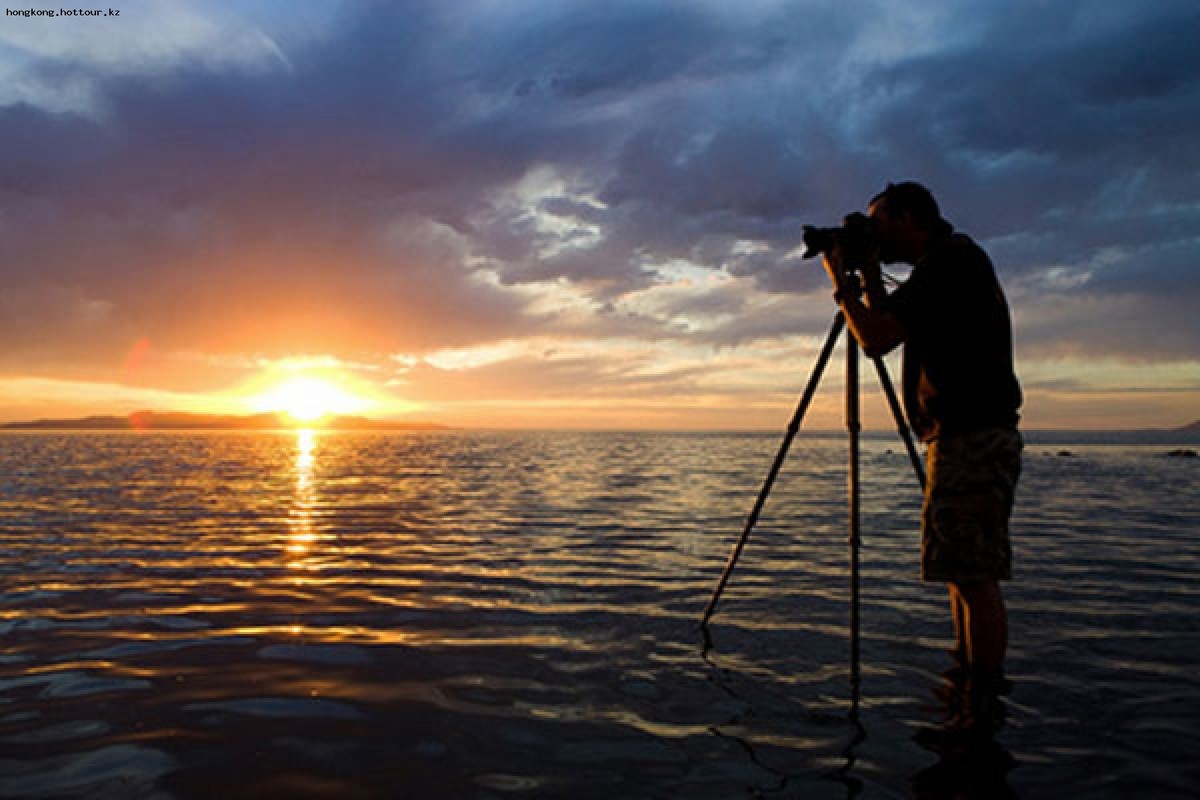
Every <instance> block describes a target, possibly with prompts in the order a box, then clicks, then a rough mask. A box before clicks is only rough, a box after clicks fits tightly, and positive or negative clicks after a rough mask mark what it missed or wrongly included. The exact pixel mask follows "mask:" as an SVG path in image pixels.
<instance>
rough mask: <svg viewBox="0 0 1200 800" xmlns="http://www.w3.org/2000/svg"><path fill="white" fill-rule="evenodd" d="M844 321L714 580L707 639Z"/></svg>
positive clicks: (832, 332) (832, 333)
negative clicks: (722, 567)
mask: <svg viewBox="0 0 1200 800" xmlns="http://www.w3.org/2000/svg"><path fill="white" fill-rule="evenodd" d="M845 325H846V320H845V318H844V317H843V316H842V313H841V312H840V311H839V312H838V314H837V316H835V317H834V318H833V325H832V326H831V327H830V329H829V335H828V336H827V337H826V338H825V344H824V346H823V347H822V348H821V354H820V355H819V356H818V357H817V363H816V365H815V366H814V367H813V371H812V375H810V376H809V379H808V386H807V387H805V389H804V396H803V397H802V398H801V400H800V405H799V406H797V407H796V413H795V414H793V415H792V421H791V423H789V424H788V428H787V435H786V436H784V438H783V443H782V444H781V445H780V446H779V452H778V453H777V454H776V455H775V462H774V463H773V464H772V465H771V471H770V472H769V473H768V474H767V480H766V482H765V483H763V487H762V489H761V490H760V491H759V493H758V500H756V501H755V503H754V509H753V510H752V511H751V512H750V516H749V517H748V518H747V519H746V527H745V528H743V529H742V535H741V537H739V538H738V541H737V544H736V545H734V548H733V553H732V554H731V555H730V556H729V563H728V564H726V565H725V571H724V572H723V573H722V574H721V578H720V580H718V581H717V586H716V588H715V589H714V590H713V594H712V599H710V600H709V601H708V608H706V609H704V618H703V619H702V620H701V621H700V627H701V628H702V629H703V630H704V636H705V642H706V643H707V641H708V620H709V617H711V616H712V615H713V611H715V610H716V608H717V602H718V601H719V600H720V599H721V593H722V592H723V591H725V584H726V583H728V582H729V576H730V575H732V574H733V568H734V566H735V565H736V564H737V560H738V557H739V556H740V555H741V554H742V548H743V547H744V546H745V544H746V539H747V538H749V536H750V531H751V529H752V528H753V527H754V525H755V524H756V523H757V522H758V515H759V514H760V513H761V512H762V508H763V504H764V503H766V501H767V495H769V494H770V493H771V487H772V486H773V485H774V484H775V477H776V476H777V475H778V474H779V469H780V467H782V466H783V460H784V458H785V457H786V456H787V451H788V448H789V447H791V444H792V440H793V439H795V438H796V433H797V432H798V431H799V430H800V422H801V421H802V420H803V419H804V415H805V413H806V412H807V411H808V406H809V404H810V403H812V399H813V395H815V394H816V392H817V386H818V385H819V384H820V382H821V373H823V372H824V371H825V365H826V364H827V363H829V355H830V353H832V352H833V346H834V344H836V343H837V338H838V335H839V334H841V332H842V328H843V327H845Z"/></svg>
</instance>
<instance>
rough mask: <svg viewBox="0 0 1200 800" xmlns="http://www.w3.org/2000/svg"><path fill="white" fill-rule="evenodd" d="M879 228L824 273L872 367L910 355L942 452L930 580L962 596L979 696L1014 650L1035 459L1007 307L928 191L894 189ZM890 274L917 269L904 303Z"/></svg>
mask: <svg viewBox="0 0 1200 800" xmlns="http://www.w3.org/2000/svg"><path fill="white" fill-rule="evenodd" d="M869 217H870V224H869V225H867V226H866V227H867V230H868V232H869V233H868V235H867V236H866V237H865V241H863V240H862V239H864V237H859V236H852V235H851V229H850V227H849V225H848V227H847V228H845V229H843V230H844V232H843V233H842V234H840V235H838V236H836V237H835V242H834V244H833V246H832V247H830V248H828V249H827V250H825V259H824V262H825V268H826V270H827V271H828V272H829V277H830V279H831V280H832V281H833V287H834V297H835V299H836V301H837V302H838V303H839V305H840V306H841V308H842V311H843V313H844V315H845V319H846V323H847V326H848V327H849V328H850V330H851V331H852V332H853V334H854V337H855V338H856V339H857V340H858V342H859V344H861V345H862V348H863V350H864V351H865V352H866V353H867V355H869V356H872V357H876V356H881V355H883V354H885V353H887V352H889V351H891V350H892V349H894V348H895V347H896V346H897V345H899V344H901V343H903V344H904V378H903V385H904V406H905V411H906V414H907V416H908V419H909V423H910V424H911V426H912V428H913V431H914V433H916V435H917V436H918V437H919V438H920V439H921V441H923V442H926V443H928V445H929V449H928V454H927V464H928V473H929V478H928V483H927V486H926V490H925V502H924V507H923V509H922V519H921V575H922V578H923V579H924V580H927V581H942V582H945V583H946V584H947V586H948V587H949V591H950V603H951V611H952V614H953V618H954V631H955V638H956V643H955V651H954V652H955V655H956V657H957V658H958V659H959V662H960V665H962V666H964V667H965V668H966V669H965V674H966V676H967V678H968V682H969V684H970V685H972V686H973V687H974V688H981V687H984V688H987V687H990V688H992V689H998V687H999V686H1000V684H1001V683H1002V675H1003V664H1004V655H1005V649H1006V647H1007V642H1008V622H1007V614H1006V611H1005V607H1004V597H1003V594H1002V593H1001V590H1000V583H999V582H1000V581H1002V580H1008V579H1009V578H1010V577H1011V560H1012V554H1011V547H1010V544H1009V537H1008V519H1009V514H1010V512H1011V510H1012V502H1013V492H1014V489H1015V487H1016V483H1017V478H1018V475H1019V473H1020V453H1021V449H1022V440H1021V436H1020V434H1019V433H1018V432H1017V421H1018V414H1017V409H1018V408H1019V407H1020V405H1021V389H1020V387H1019V385H1018V383H1017V378H1016V376H1015V374H1014V372H1013V354H1012V329H1011V322H1010V319H1009V312H1008V304H1007V302H1006V301H1005V298H1004V293H1003V291H1002V290H1001V288H1000V284H999V282H998V281H997V280H996V274H995V271H994V269H993V268H992V264H991V261H990V260H989V259H988V257H987V254H985V253H984V252H983V250H982V249H981V248H980V247H979V246H978V245H977V244H976V243H975V242H974V241H972V240H971V239H970V238H968V237H967V236H965V235H963V234H961V233H956V232H955V231H954V229H953V227H952V226H951V225H950V223H948V222H946V220H944V219H942V216H941V212H940V211H939V209H938V206H937V203H936V201H935V200H934V199H933V195H932V194H930V192H929V190H928V189H926V188H925V187H924V186H921V185H920V184H917V183H899V184H889V185H888V187H887V188H886V189H884V191H883V192H881V193H880V194H879V195H877V196H876V197H875V198H874V199H872V200H871V203H870V206H869ZM859 219H860V220H861V216H860V217H859ZM864 222H865V221H864ZM881 261H882V262H883V263H885V264H893V263H897V262H904V263H908V264H911V265H913V271H912V274H911V275H910V277H909V278H908V280H906V281H905V282H904V283H903V284H901V285H900V286H898V287H897V288H896V289H895V290H894V291H893V292H891V294H888V293H887V292H886V291H885V289H884V286H883V281H882V279H881V273H880V262H881ZM856 274H857V275H858V276H861V290H860V288H859V281H858V280H856V278H855V275H856Z"/></svg>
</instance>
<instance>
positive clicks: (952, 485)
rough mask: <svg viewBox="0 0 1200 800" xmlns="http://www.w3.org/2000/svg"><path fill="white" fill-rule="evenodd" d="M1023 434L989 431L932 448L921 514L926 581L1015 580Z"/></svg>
mask: <svg viewBox="0 0 1200 800" xmlns="http://www.w3.org/2000/svg"><path fill="white" fill-rule="evenodd" d="M1023 447H1024V442H1023V441H1022V439H1021V434H1020V433H1018V432H1017V431H1015V430H1012V429H1006V428H989V429H987V430H982V431H973V432H971V433H965V434H955V435H947V436H939V437H938V438H937V439H935V440H934V441H933V442H932V443H930V445H929V453H928V456H927V462H926V463H927V465H928V470H929V476H928V482H927V485H926V488H925V505H924V508H922V510H921V577H922V578H923V579H924V580H927V581H947V582H954V583H971V582H973V581H980V580H1008V579H1009V578H1011V577H1012V546H1011V545H1010V544H1009V540H1008V517H1009V514H1010V513H1011V512H1012V506H1013V493H1014V492H1015V490H1016V487H1017V478H1018V477H1019V476H1020V474H1021V450H1022V448H1023Z"/></svg>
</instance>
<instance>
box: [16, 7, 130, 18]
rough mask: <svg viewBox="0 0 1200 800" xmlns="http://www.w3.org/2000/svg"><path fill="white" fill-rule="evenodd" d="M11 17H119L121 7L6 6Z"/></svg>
mask: <svg viewBox="0 0 1200 800" xmlns="http://www.w3.org/2000/svg"><path fill="white" fill-rule="evenodd" d="M4 11H5V14H6V15H7V16H10V17H119V16H121V9H119V8H108V9H104V8H6V9H4Z"/></svg>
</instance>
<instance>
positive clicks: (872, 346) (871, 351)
mask: <svg viewBox="0 0 1200 800" xmlns="http://www.w3.org/2000/svg"><path fill="white" fill-rule="evenodd" d="M861 344H862V349H863V352H864V353H866V355H867V357H868V358H880V357H882V356H886V355H887V354H888V353H890V352H892V351H893V350H895V349H896V347H897V346H898V345H899V344H900V341H899V340H897V341H894V342H893V341H887V340H883V341H880V340H875V339H870V340H867V341H865V342H862V343H861Z"/></svg>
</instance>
